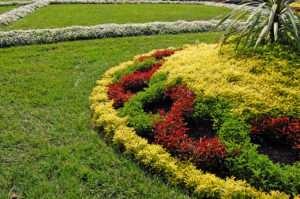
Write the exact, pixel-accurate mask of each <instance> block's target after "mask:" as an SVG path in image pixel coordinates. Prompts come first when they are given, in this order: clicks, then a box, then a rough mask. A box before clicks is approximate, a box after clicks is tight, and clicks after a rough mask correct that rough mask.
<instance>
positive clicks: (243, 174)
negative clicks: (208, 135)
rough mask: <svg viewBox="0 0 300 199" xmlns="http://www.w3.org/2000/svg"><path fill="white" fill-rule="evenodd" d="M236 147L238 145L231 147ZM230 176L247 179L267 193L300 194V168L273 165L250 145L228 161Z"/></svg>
mask: <svg viewBox="0 0 300 199" xmlns="http://www.w3.org/2000/svg"><path fill="white" fill-rule="evenodd" d="M229 146H230V147H236V146H238V145H234V144H233V145H229ZM226 164H227V168H228V169H229V172H230V174H232V175H234V176H235V177H237V178H239V179H246V180H247V182H249V183H250V184H252V185H253V186H255V187H257V188H259V187H261V188H263V189H264V190H266V191H270V190H282V191H285V192H286V193H289V194H299V192H300V183H299V182H300V168H299V167H298V166H296V165H294V166H289V165H287V166H284V167H282V166H280V165H279V164H273V163H272V161H270V160H269V159H268V157H267V156H265V155H261V154H258V153H257V151H256V147H255V146H253V145H248V147H247V148H244V149H242V150H241V151H240V152H239V156H238V157H233V158H229V159H227V162H226Z"/></svg>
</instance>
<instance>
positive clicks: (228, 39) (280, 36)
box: [214, 0, 300, 52]
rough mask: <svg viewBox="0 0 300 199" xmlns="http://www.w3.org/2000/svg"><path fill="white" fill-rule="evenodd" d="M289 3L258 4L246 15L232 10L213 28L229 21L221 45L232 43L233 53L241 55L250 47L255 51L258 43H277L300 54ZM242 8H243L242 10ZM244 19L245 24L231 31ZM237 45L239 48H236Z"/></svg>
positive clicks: (273, 0) (279, 0) (275, 0)
mask: <svg viewBox="0 0 300 199" xmlns="http://www.w3.org/2000/svg"><path fill="white" fill-rule="evenodd" d="M289 2H290V1H285V0H269V1H268V2H267V3H261V4H260V5H259V6H258V7H257V8H256V9H255V10H254V11H253V12H252V13H250V14H248V13H247V12H246V11H241V10H239V9H236V10H233V11H232V12H231V13H229V14H228V15H226V16H225V17H224V18H223V19H222V20H221V21H220V22H219V23H218V24H217V25H216V27H215V28H217V27H218V26H219V25H221V24H223V23H224V22H225V21H227V20H231V22H230V24H229V25H228V27H227V29H226V31H225V33H224V34H223V37H222V45H224V44H227V43H235V44H236V50H239V51H241V52H245V51H246V50H247V49H249V48H250V47H254V51H255V50H256V49H257V47H258V45H260V44H261V43H264V44H266V43H268V42H271V43H273V42H279V43H282V44H288V45H289V46H291V47H293V48H295V49H297V50H298V51H300V37H299V31H300V30H299V24H298V21H299V17H298V16H297V15H295V14H294V13H293V11H292V9H291V7H290V6H289V5H288V3H289ZM245 5H247V4H244V5H243V6H245ZM265 12H267V13H268V14H265ZM245 16H248V19H247V21H246V22H245V23H244V24H243V25H241V26H240V27H235V25H236V24H237V22H238V21H239V20H241V19H242V18H243V17H245ZM215 28H214V29H215ZM241 44H242V47H241V48H239V46H240V45H241Z"/></svg>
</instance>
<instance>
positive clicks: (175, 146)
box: [153, 84, 227, 170]
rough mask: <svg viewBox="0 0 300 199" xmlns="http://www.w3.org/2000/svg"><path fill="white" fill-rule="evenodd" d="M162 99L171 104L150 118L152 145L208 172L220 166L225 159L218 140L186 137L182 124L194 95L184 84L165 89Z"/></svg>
mask: <svg viewBox="0 0 300 199" xmlns="http://www.w3.org/2000/svg"><path fill="white" fill-rule="evenodd" d="M164 94H165V96H167V97H170V98H171V100H172V101H173V104H172V108H171V110H170V111H169V112H167V113H166V112H165V111H164V110H159V111H158V114H159V118H155V117H153V119H154V120H155V121H156V123H155V124H154V130H153V135H154V139H155V141H154V143H155V144H160V145H162V146H163V147H164V148H165V149H167V151H169V152H170V153H171V154H172V155H176V156H178V157H179V158H180V159H182V160H191V161H192V162H193V163H194V164H195V165H196V166H198V167H200V168H202V169H206V170H210V169H212V168H216V167H218V166H220V165H221V164H222V163H223V162H224V160H225V158H226V157H227V152H226V146H225V145H223V144H222V143H221V142H220V141H219V138H207V137H204V138H201V139H200V140H197V141H196V140H195V139H193V138H190V137H189V136H188V134H187V131H188V130H189V129H188V128H187V127H186V126H187V123H186V122H185V119H184V118H186V117H189V116H190V115H191V112H192V108H193V105H194V99H195V94H194V93H193V91H192V90H189V89H187V88H186V86H185V85H184V84H181V85H179V86H177V87H173V88H169V87H167V88H166V89H165V91H164Z"/></svg>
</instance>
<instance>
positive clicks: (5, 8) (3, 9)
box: [0, 6, 19, 15]
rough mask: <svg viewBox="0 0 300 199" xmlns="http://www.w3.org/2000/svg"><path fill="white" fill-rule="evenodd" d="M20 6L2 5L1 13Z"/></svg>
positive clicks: (0, 7)
mask: <svg viewBox="0 0 300 199" xmlns="http://www.w3.org/2000/svg"><path fill="white" fill-rule="evenodd" d="M18 7H19V6H0V15H1V14H3V13H5V12H8V11H10V10H12V9H13V8H18Z"/></svg>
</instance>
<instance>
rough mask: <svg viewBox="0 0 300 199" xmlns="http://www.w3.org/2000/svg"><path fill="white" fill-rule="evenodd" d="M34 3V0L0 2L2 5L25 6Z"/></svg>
mask: <svg viewBox="0 0 300 199" xmlns="http://www.w3.org/2000/svg"><path fill="white" fill-rule="evenodd" d="M31 3H33V1H7V2H0V6H24V5H28V4H31Z"/></svg>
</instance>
